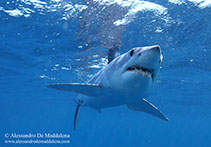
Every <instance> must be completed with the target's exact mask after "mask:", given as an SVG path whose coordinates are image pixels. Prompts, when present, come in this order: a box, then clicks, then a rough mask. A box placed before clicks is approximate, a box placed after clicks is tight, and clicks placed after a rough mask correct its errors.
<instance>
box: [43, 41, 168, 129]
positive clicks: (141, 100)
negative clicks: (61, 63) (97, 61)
mask: <svg viewBox="0 0 211 147" xmlns="http://www.w3.org/2000/svg"><path fill="white" fill-rule="evenodd" d="M162 60H163V56H162V54H161V48H160V47H159V46H158V45H154V46H146V47H136V48H132V49H131V50H129V51H128V52H126V53H125V54H122V55H120V54H119V49H118V48H114V49H113V50H110V52H109V57H108V64H107V65H106V66H105V67H104V68H103V69H101V70H100V71H99V72H98V73H97V74H96V75H94V76H93V77H92V78H91V79H90V80H89V82H88V83H56V84H49V85H47V87H50V88H55V89H59V90H65V91H70V92H75V93H79V94H80V95H79V96H78V97H76V98H74V101H75V102H76V103H77V107H76V111H75V117H74V130H76V124H77V120H78V113H79V108H80V107H83V106H89V107H91V108H93V109H96V110H98V111H99V112H101V109H103V108H106V107H113V106H119V105H126V106H127V107H128V108H129V109H132V110H136V111H142V112H146V113H149V114H151V115H153V116H156V117H158V118H160V119H163V120H165V121H168V118H167V117H166V116H165V115H164V114H163V113H162V112H161V111H160V110H159V109H158V108H157V107H156V106H154V105H153V104H152V103H150V102H149V101H147V100H146V99H145V97H147V96H148V95H149V93H150V92H151V90H152V88H153V85H154V83H155V82H156V79H157V76H158V73H159V70H160V66H161V64H162Z"/></svg>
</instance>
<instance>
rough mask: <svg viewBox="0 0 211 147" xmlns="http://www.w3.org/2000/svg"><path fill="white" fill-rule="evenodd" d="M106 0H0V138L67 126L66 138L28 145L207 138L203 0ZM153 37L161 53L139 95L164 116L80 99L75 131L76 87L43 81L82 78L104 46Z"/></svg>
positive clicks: (208, 31)
mask: <svg viewBox="0 0 211 147" xmlns="http://www.w3.org/2000/svg"><path fill="white" fill-rule="evenodd" d="M111 2H112V1H111V0H110V1H109V0H108V1H107V2H106V1H105V0H103V1H99V0H95V2H93V1H91V0H85V1H72V2H71V1H68V0H46V1H41V0H17V1H11V0H8V1H3V0H2V1H1V2H0V146H1V147H7V146H18V145H19V144H7V143H5V142H4V141H5V140H7V139H8V138H6V137H5V134H6V133H9V134H11V133H19V134H28V133H66V134H70V135H71V137H70V139H69V140H70V144H69V143H68V144H62V145H61V144H31V146H72V147H99V146H101V147H104V146H105V147H108V146H123V147H131V146H132V147H139V146H143V147H151V146H152V147H154V146H165V147H179V146H181V147H183V146H191V147H199V146H200V147H208V146H211V126H210V124H211V109H210V105H211V99H210V95H211V78H210V76H209V75H210V74H211V65H210V63H211V48H210V45H211V19H210V18H211V17H210V16H211V2H210V1H209V0H201V1H200V0H199V1H195V0H190V1H188V0H187V1H183V0H169V1H158V0H156V1H151V0H149V1H139V0H135V1H113V3H111ZM154 44H158V45H160V46H161V48H162V52H163V56H164V63H163V65H162V69H161V71H160V75H159V78H158V81H157V84H156V86H155V88H154V91H153V92H152V94H151V95H150V96H149V97H148V98H147V99H148V100H150V101H151V102H152V103H154V104H155V105H156V106H158V108H160V109H161V110H162V112H163V113H164V114H165V115H166V116H168V118H169V119H170V121H169V122H164V121H162V120H160V119H157V118H155V117H153V116H151V115H148V114H145V113H142V112H136V111H131V110H128V109H127V108H126V107H125V106H120V107H113V108H107V109H104V110H102V113H101V114H99V113H98V112H97V111H95V110H92V109H90V108H83V109H81V111H80V115H79V121H78V126H77V131H76V132H75V131H74V130H73V117H74V113H75V107H76V104H75V103H74V101H73V100H72V98H74V97H75V96H77V95H76V94H73V93H68V92H63V91H57V90H52V89H48V88H46V87H45V85H46V84H47V83H56V82H84V81H87V80H88V79H89V78H90V77H91V76H92V75H93V74H94V73H96V72H97V71H98V70H100V69H101V68H102V67H103V66H104V65H105V64H106V62H107V60H106V57H107V55H106V51H105V48H110V47H112V46H114V45H119V46H121V53H124V52H126V51H128V50H129V49H131V48H133V47H136V46H146V45H154ZM87 48H88V50H86V49H87ZM82 50H86V51H82ZM95 55H98V56H95ZM9 139H11V138H9ZM12 139H13V138H12ZM19 146H29V144H21V145H19Z"/></svg>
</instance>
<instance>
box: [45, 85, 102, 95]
mask: <svg viewBox="0 0 211 147" xmlns="http://www.w3.org/2000/svg"><path fill="white" fill-rule="evenodd" d="M47 87H50V88H55V89H59V90H64V91H70V92H75V93H80V94H84V95H87V96H99V94H102V93H103V92H104V88H103V87H101V86H100V85H98V84H85V83H56V84H49V85H47Z"/></svg>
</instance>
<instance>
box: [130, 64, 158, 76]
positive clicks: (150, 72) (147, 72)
mask: <svg viewBox="0 0 211 147" xmlns="http://www.w3.org/2000/svg"><path fill="white" fill-rule="evenodd" d="M126 71H135V72H138V73H141V74H144V76H151V78H152V79H153V78H154V70H153V69H149V68H146V67H141V66H137V65H135V66H131V67H128V68H127V69H126Z"/></svg>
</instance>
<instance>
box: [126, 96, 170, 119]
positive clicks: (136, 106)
mask: <svg viewBox="0 0 211 147" xmlns="http://www.w3.org/2000/svg"><path fill="white" fill-rule="evenodd" d="M127 106H128V108H129V109H132V110H136V111H143V112H146V113H149V114H151V115H153V116H156V117H158V118H160V119H163V120H165V121H169V119H168V118H167V117H166V116H165V115H164V114H163V113H162V112H161V111H160V110H159V109H158V108H157V107H155V106H154V105H153V104H152V103H150V102H148V101H147V100H146V99H141V100H140V101H137V102H134V103H130V104H127Z"/></svg>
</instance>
